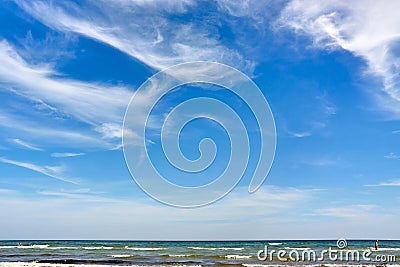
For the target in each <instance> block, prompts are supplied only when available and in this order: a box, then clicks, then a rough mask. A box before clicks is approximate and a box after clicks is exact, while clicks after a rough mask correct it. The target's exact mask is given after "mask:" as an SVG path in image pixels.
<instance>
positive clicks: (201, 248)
mask: <svg viewBox="0 0 400 267" xmlns="http://www.w3.org/2000/svg"><path fill="white" fill-rule="evenodd" d="M188 248H190V249H195V250H243V249H244V248H224V247H221V248H203V247H188Z"/></svg>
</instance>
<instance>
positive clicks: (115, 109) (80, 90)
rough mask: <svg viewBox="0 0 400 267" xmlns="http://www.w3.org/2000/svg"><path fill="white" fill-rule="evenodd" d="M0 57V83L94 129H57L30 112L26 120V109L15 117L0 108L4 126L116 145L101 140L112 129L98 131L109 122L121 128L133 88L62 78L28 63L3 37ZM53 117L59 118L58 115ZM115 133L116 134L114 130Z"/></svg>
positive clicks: (34, 132) (92, 142) (41, 67)
mask: <svg viewBox="0 0 400 267" xmlns="http://www.w3.org/2000/svg"><path fill="white" fill-rule="evenodd" d="M0 60H1V62H2V64H1V65H0V84H1V85H3V88H4V89H8V90H9V91H10V92H11V93H14V94H17V95H18V96H23V97H25V98H27V99H29V100H30V101H33V102H36V103H38V104H39V105H40V106H41V108H45V109H49V110H51V112H52V114H54V113H58V114H64V116H65V117H66V118H71V117H72V118H74V119H77V120H79V121H82V122H84V123H86V125H87V128H91V129H89V130H86V131H83V130H82V128H81V129H80V130H79V132H74V131H73V130H72V131H71V130H70V129H68V130H67V129H59V130H58V129H57V128H60V127H59V126H57V128H51V127H48V126H46V127H43V126H40V125H41V124H43V123H42V119H38V120H37V123H36V124H37V125H34V123H33V122H32V116H31V114H29V115H30V118H29V120H26V121H25V122H24V120H23V119H22V118H21V115H23V114H24V113H23V111H20V115H19V118H16V115H15V114H14V115H11V114H9V113H8V112H1V111H0V117H2V120H1V122H0V124H1V125H2V126H3V127H7V128H10V129H12V128H14V129H19V130H22V131H24V132H29V133H33V134H34V137H39V136H54V137H55V138H51V140H53V141H56V142H61V141H62V140H64V139H63V138H65V141H66V140H68V141H69V142H71V140H74V141H77V142H78V143H79V144H83V143H82V142H80V141H82V140H85V142H84V143H86V145H89V146H93V145H97V146H101V147H109V146H110V145H111V147H115V144H114V141H113V140H101V139H102V138H104V139H110V138H109V137H110V136H109V135H110V133H105V132H100V134H101V135H99V132H98V131H97V130H98V129H99V127H100V129H102V128H104V126H110V125H112V126H113V129H114V130H113V132H115V131H116V130H115V129H116V128H118V127H119V128H120V129H121V128H122V121H123V116H124V112H125V109H126V107H127V105H128V103H129V100H130V98H131V96H132V95H133V92H130V91H129V90H128V89H127V88H124V87H111V86H105V85H100V84H95V83H85V82H80V81H76V80H71V79H66V78H60V77H59V74H58V73H57V72H56V71H55V70H53V69H52V68H51V67H50V66H48V65H31V64H29V63H27V62H26V61H25V60H24V59H22V58H21V57H20V55H19V54H18V53H17V52H16V50H15V49H14V48H13V47H12V46H11V45H9V43H7V42H6V41H0ZM29 112H31V111H29ZM22 117H23V116H22ZM52 118H53V119H54V120H56V119H57V116H52ZM53 122H54V121H53ZM58 124H59V123H58ZM108 128H109V127H108ZM113 136H114V137H116V136H115V134H114V135H113ZM61 137H63V138H61ZM60 138H61V139H60ZM55 139H56V140H55ZM42 140H45V141H46V142H47V141H49V140H47V139H42ZM14 142H15V143H17V144H19V145H21V146H24V147H26V148H29V149H33V150H39V149H40V148H37V147H35V146H33V145H30V144H28V143H26V142H24V141H22V140H21V139H15V140H14ZM69 144H70V143H69Z"/></svg>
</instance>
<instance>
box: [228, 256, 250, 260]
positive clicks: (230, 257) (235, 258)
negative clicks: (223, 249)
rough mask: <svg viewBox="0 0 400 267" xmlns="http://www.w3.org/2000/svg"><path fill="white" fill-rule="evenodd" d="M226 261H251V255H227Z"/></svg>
mask: <svg viewBox="0 0 400 267" xmlns="http://www.w3.org/2000/svg"><path fill="white" fill-rule="evenodd" d="M225 258H226V259H228V260H243V259H250V258H251V256H250V255H226V256H225Z"/></svg>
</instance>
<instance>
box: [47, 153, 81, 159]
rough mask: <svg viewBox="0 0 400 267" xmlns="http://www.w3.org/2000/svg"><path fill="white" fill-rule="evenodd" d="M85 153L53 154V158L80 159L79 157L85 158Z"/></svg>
mask: <svg viewBox="0 0 400 267" xmlns="http://www.w3.org/2000/svg"><path fill="white" fill-rule="evenodd" d="M83 155H85V153H70V152H64V153H57V152H56V153H52V154H51V156H52V157H53V158H71V157H78V156H83Z"/></svg>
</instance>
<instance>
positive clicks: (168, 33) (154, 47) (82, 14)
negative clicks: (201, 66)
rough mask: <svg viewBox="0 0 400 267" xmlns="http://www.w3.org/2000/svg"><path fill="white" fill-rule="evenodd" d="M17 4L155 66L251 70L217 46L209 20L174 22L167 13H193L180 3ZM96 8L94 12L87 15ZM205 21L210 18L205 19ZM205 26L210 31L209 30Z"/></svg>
mask: <svg viewBox="0 0 400 267" xmlns="http://www.w3.org/2000/svg"><path fill="white" fill-rule="evenodd" d="M16 2H17V4H18V5H19V6H20V7H21V8H23V9H24V10H25V11H26V12H27V13H29V14H31V15H32V16H33V17H34V18H36V19H37V20H39V21H41V22H42V23H44V24H45V25H47V26H48V27H50V28H52V29H55V30H57V31H62V32H73V33H77V34H80V35H83V36H86V37H88V38H92V39H95V40H97V41H100V42H102V43H105V44H107V45H110V46H112V47H114V48H116V49H118V50H120V51H122V52H124V53H126V54H128V55H130V56H132V57H133V58H135V59H137V60H139V61H141V62H143V63H144V64H146V65H148V66H150V67H152V68H155V69H158V70H160V69H164V68H166V67H169V66H172V65H175V64H178V63H183V62H188V61H199V60H207V61H217V62H222V63H226V64H234V65H236V66H237V65H239V67H240V68H241V69H242V70H247V71H249V72H252V69H253V68H254V63H253V62H251V61H248V60H245V59H244V58H243V57H242V56H241V55H240V53H238V52H237V51H236V50H235V49H232V48H228V47H226V46H225V45H222V44H221V43H220V42H219V39H220V36H219V34H218V33H217V31H216V29H212V28H213V27H215V26H212V25H213V23H212V22H213V21H209V20H205V21H196V20H193V21H191V22H188V21H186V22H184V23H183V22H179V20H178V21H177V20H175V19H171V15H173V14H175V15H176V14H185V13H186V12H187V11H188V10H189V9H190V10H191V11H195V10H197V5H198V3H195V2H194V1H183V2H181V3H179V4H178V3H169V2H167V1H113V2H109V1H90V0H89V1H84V2H82V3H81V4H80V5H79V6H78V5H74V4H72V3H68V4H66V3H56V2H53V3H51V4H50V3H49V2H47V1H24V0H18V1H16ZM92 10H96V13H94V12H92ZM209 19H210V18H209ZM128 21H129V23H127V22H128ZM210 28H211V29H212V30H210Z"/></svg>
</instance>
